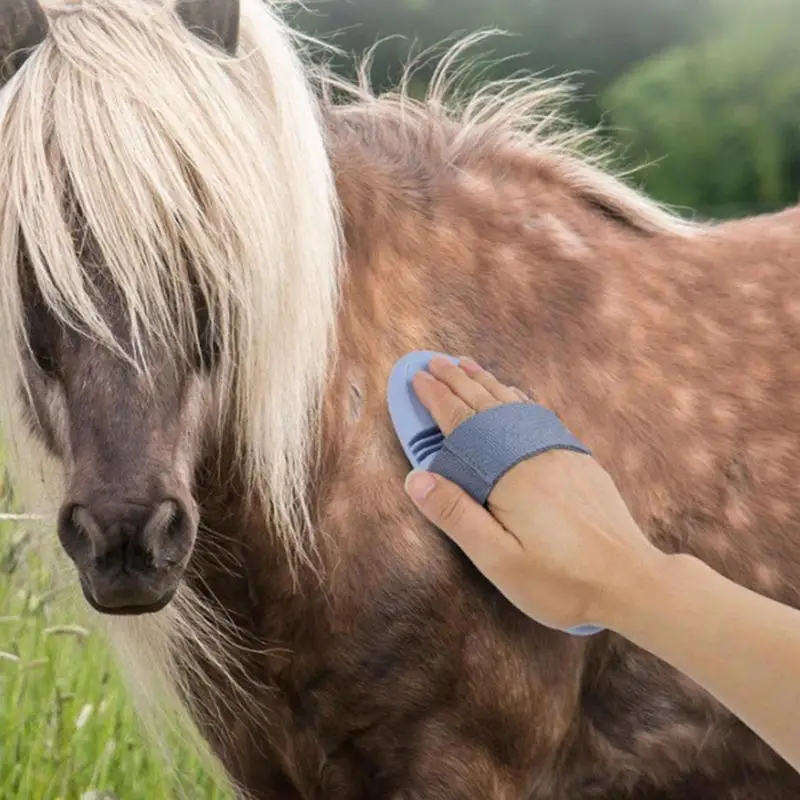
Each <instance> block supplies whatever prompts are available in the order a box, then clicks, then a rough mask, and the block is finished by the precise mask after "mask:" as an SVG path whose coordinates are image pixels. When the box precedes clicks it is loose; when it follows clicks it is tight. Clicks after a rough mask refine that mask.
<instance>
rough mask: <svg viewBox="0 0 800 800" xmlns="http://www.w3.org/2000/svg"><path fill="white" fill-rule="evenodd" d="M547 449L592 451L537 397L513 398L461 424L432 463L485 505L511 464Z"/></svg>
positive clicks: (441, 472)
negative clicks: (533, 399) (531, 400)
mask: <svg viewBox="0 0 800 800" xmlns="http://www.w3.org/2000/svg"><path fill="white" fill-rule="evenodd" d="M548 450H574V451H576V452H579V453H585V454H586V455H591V451H590V450H589V449H588V448H587V447H585V446H584V445H583V444H581V443H580V442H579V441H578V439H576V438H575V436H573V435H572V434H571V433H570V432H569V431H568V430H567V429H566V428H565V427H564V425H563V424H562V423H561V420H559V418H558V417H557V416H556V415H555V414H554V413H553V412H552V411H550V410H549V409H547V408H544V407H543V406H540V405H537V404H535V403H508V404H505V405H502V406H495V407H494V408H490V409H488V410H487V411H481V412H480V413H478V414H475V415H474V416H472V417H470V418H469V419H468V420H467V421H466V422H464V423H462V424H461V425H459V426H458V427H457V428H456V429H455V430H454V431H453V432H452V433H451V434H450V435H449V436H447V437H446V438H445V440H444V442H443V443H442V449H441V450H440V451H439V452H438V453H437V454H436V456H435V458H434V459H433V460H432V461H431V464H430V466H429V467H428V469H429V471H430V472H435V473H437V474H438V475H441V476H442V477H443V478H447V479H448V480H450V481H452V482H453V483H455V484H457V485H458V486H460V487H461V488H462V489H464V491H465V492H467V493H468V494H470V495H471V496H472V497H473V498H474V499H475V500H476V501H477V502H478V503H480V504H481V505H485V503H486V500H487V498H488V497H489V493H490V492H491V491H492V489H493V488H494V486H495V484H496V483H497V482H498V481H499V480H500V478H502V477H503V475H505V473H506V472H508V470H510V469H511V468H512V467H514V466H516V465H517V464H519V463H520V462H521V461H524V460H526V459H528V458H533V457H534V456H537V455H539V454H541V453H545V452H547V451H548Z"/></svg>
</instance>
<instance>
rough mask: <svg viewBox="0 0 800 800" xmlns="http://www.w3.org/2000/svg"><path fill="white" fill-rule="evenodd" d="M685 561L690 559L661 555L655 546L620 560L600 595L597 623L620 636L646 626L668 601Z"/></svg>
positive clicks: (677, 555) (676, 555)
mask: <svg viewBox="0 0 800 800" xmlns="http://www.w3.org/2000/svg"><path fill="white" fill-rule="evenodd" d="M687 559H692V557H691V556H686V555H683V554H668V553H664V552H663V551H661V550H659V549H658V548H657V547H655V546H654V545H648V547H647V548H643V549H642V550H641V551H640V552H638V553H636V554H635V555H634V556H630V555H629V556H628V557H626V558H621V559H619V561H618V565H617V566H616V567H615V568H614V569H613V570H611V571H610V572H609V574H608V575H607V580H606V582H605V585H604V587H603V589H602V591H601V592H600V598H601V600H600V608H599V613H598V614H597V617H598V619H599V620H600V624H602V625H603V626H604V627H606V628H609V629H610V630H613V631H616V632H618V633H620V634H622V635H623V636H624V635H626V634H627V633H628V632H629V631H633V630H636V629H638V628H639V627H640V626H641V625H642V624H645V625H646V624H647V622H648V619H649V617H651V616H652V615H653V614H658V613H659V611H660V609H663V608H664V606H665V604H667V605H668V604H669V603H670V602H671V600H670V595H671V594H672V593H673V592H674V591H675V587H676V585H677V584H678V583H679V582H680V575H681V574H682V573H683V572H684V570H685V568H686V566H685V565H686V561H687Z"/></svg>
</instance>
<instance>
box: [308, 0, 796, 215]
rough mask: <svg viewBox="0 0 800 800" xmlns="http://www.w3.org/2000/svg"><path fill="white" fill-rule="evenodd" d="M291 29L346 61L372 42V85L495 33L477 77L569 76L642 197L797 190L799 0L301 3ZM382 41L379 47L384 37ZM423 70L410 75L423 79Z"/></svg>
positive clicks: (697, 204)
mask: <svg viewBox="0 0 800 800" xmlns="http://www.w3.org/2000/svg"><path fill="white" fill-rule="evenodd" d="M306 7H307V10H306V11H302V12H300V13H299V14H298V15H297V16H296V18H295V22H296V24H298V25H299V26H300V27H302V28H304V29H305V30H307V31H309V32H311V33H313V34H314V35H317V36H322V37H323V38H325V39H326V40H327V41H329V42H331V43H333V44H335V45H337V46H338V47H340V48H341V49H342V50H343V51H344V52H345V53H346V54H348V55H347V57H346V58H344V59H339V60H338V61H335V62H334V63H335V65H336V67H337V68H338V69H340V70H342V71H343V72H345V73H349V72H350V71H351V69H352V64H353V60H352V56H353V55H362V54H363V53H364V52H365V51H366V50H367V49H368V48H369V47H371V46H372V45H373V44H374V43H375V42H376V41H378V40H381V39H385V41H383V42H382V44H381V45H380V47H379V48H378V49H377V51H376V55H375V59H374V64H373V68H372V79H373V81H374V83H375V84H376V85H377V86H379V87H381V88H384V87H387V86H389V85H391V84H393V83H395V82H396V81H397V78H398V76H399V74H400V70H401V68H402V65H403V63H404V62H405V61H406V60H407V58H408V56H409V53H419V52H420V51H421V50H423V49H425V48H427V47H430V46H431V45H435V44H438V43H440V42H442V40H444V39H446V38H448V37H451V36H453V35H454V34H462V33H467V32H472V31H475V30H479V29H487V28H498V29H501V30H504V31H508V32H509V33H510V34H511V35H510V36H505V37H497V38H493V39H491V40H489V41H488V42H484V43H482V44H481V45H480V53H479V54H480V55H482V56H485V57H486V58H489V59H492V60H495V61H496V64H495V65H494V66H493V67H492V68H491V69H490V70H488V71H487V72H485V73H483V74H484V76H485V77H503V76H504V75H508V74H511V73H513V72H517V71H519V70H520V69H525V70H530V71H534V72H537V73H542V74H544V75H558V74H563V73H569V74H570V75H571V80H572V83H573V84H575V85H576V87H577V89H578V94H577V96H576V99H577V101H578V102H577V103H576V106H575V109H574V110H575V112H576V113H577V114H578V115H579V116H580V117H581V118H582V119H583V120H584V121H585V122H588V123H590V124H595V123H598V122H600V123H601V124H602V125H603V126H604V130H605V131H606V132H607V134H608V135H611V136H613V137H615V138H616V139H617V140H618V141H619V143H620V145H621V146H622V152H623V155H624V156H625V158H627V159H628V161H629V163H630V164H631V165H632V166H641V165H647V166H646V168H644V169H643V170H642V171H641V172H640V173H639V175H640V181H641V182H642V183H644V185H645V187H646V188H647V189H648V191H650V192H651V193H652V194H653V195H654V196H656V197H658V198H659V199H661V200H663V201H666V202H668V203H672V204H676V205H681V206H686V207H688V208H689V209H694V210H696V211H698V212H700V213H702V214H710V215H716V216H728V215H736V214H744V213H754V212H757V211H761V210H771V209H773V208H777V207H780V206H784V205H787V204H790V203H794V202H797V199H798V194H799V193H800V24H799V23H800V0H758V2H755V0H491V1H490V0H307V2H306ZM387 37H388V38H387ZM429 74H430V72H429V71H428V72H427V73H426V72H425V71H424V70H423V71H422V73H421V75H422V77H423V78H424V77H426V75H429Z"/></svg>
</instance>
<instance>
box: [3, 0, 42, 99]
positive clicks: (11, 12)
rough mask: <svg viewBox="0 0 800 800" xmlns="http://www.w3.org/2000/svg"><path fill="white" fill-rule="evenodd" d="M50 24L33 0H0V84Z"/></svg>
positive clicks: (17, 67)
mask: <svg viewBox="0 0 800 800" xmlns="http://www.w3.org/2000/svg"><path fill="white" fill-rule="evenodd" d="M48 30H50V26H49V24H48V22H47V15H46V14H45V13H44V10H43V9H42V7H41V6H40V5H39V3H38V2H37V0H12V2H9V0H0V88H2V86H3V85H4V84H6V83H8V81H10V80H11V78H12V77H13V76H14V74H15V73H16V72H18V71H19V69H20V68H21V67H22V65H23V64H24V63H25V61H26V60H27V59H28V56H29V55H30V54H31V51H32V50H33V49H34V48H35V47H36V46H37V45H39V44H41V43H42V41H43V40H44V38H45V36H47V31H48Z"/></svg>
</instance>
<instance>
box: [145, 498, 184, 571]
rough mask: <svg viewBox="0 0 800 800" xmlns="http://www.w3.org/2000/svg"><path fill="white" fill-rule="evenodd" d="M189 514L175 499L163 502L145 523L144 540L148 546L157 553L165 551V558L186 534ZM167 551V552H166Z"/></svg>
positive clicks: (166, 558)
mask: <svg viewBox="0 0 800 800" xmlns="http://www.w3.org/2000/svg"><path fill="white" fill-rule="evenodd" d="M188 524H189V515H188V514H187V513H186V511H185V510H184V509H183V507H182V506H181V505H180V504H179V503H177V502H176V501H174V500H165V501H164V502H163V503H161V504H160V505H159V506H158V507H157V508H156V510H155V511H154V512H153V515H152V516H151V517H150V519H149V520H148V522H147V525H145V528H144V532H143V541H144V542H145V544H146V546H147V547H149V548H150V549H151V550H153V551H154V552H157V553H163V555H164V556H165V560H167V561H169V560H170V559H169V558H168V557H167V556H168V554H169V551H170V550H171V549H172V548H173V546H174V545H175V544H179V542H180V539H181V538H182V537H183V536H184V535H185V534H186V532H187V528H188ZM165 551H166V552H165Z"/></svg>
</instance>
